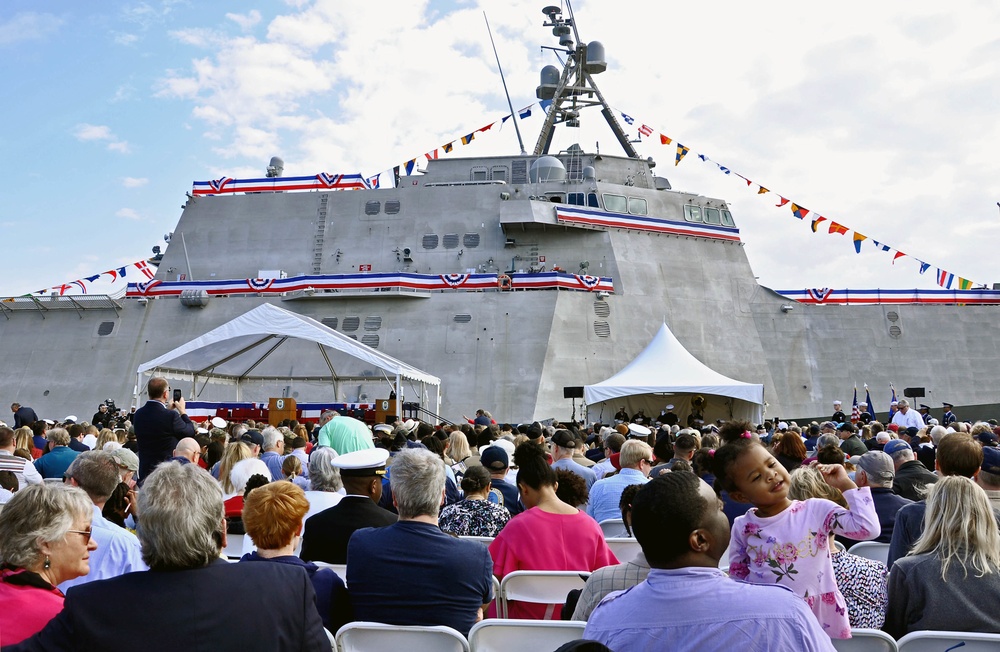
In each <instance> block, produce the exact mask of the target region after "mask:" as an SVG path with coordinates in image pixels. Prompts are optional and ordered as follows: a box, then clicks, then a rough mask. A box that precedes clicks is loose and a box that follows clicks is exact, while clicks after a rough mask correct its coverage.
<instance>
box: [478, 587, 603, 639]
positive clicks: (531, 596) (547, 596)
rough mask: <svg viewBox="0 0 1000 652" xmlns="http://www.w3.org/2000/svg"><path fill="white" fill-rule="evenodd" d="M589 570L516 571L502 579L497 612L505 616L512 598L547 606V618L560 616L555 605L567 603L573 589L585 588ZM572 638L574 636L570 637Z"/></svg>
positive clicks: (502, 616)
mask: <svg viewBox="0 0 1000 652" xmlns="http://www.w3.org/2000/svg"><path fill="white" fill-rule="evenodd" d="M588 577H590V572H589V571H514V572H513V573H509V574H507V575H506V576H505V577H504V578H503V580H502V581H501V582H500V602H499V605H500V608H499V609H498V610H497V615H498V616H500V617H501V618H506V617H507V614H508V609H507V605H508V602H510V601H511V600H518V601H520V602H531V603H534V604H545V605H548V609H546V612H545V620H549V619H550V618H552V617H553V615H556V616H558V614H557V612H556V607H557V606H558V605H561V604H563V603H564V602H566V595H567V594H568V593H569V592H570V591H572V590H573V589H583V585H584V584H586V583H587V578H588ZM571 640H572V639H571Z"/></svg>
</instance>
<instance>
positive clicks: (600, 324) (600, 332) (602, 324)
mask: <svg viewBox="0 0 1000 652" xmlns="http://www.w3.org/2000/svg"><path fill="white" fill-rule="evenodd" d="M594 335H596V336H598V337H611V326H610V325H609V324H608V322H606V321H595V322H594Z"/></svg>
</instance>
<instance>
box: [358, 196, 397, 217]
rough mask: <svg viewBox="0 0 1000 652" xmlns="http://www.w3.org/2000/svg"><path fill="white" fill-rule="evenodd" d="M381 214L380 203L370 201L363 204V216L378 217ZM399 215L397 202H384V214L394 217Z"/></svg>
mask: <svg viewBox="0 0 1000 652" xmlns="http://www.w3.org/2000/svg"><path fill="white" fill-rule="evenodd" d="M381 212H382V202H380V201H378V200H376V199H372V200H370V201H367V202H365V215H378V214H379V213H381ZM397 213H399V200H398V199H387V200H386V202H385V214H386V215H396V214H397Z"/></svg>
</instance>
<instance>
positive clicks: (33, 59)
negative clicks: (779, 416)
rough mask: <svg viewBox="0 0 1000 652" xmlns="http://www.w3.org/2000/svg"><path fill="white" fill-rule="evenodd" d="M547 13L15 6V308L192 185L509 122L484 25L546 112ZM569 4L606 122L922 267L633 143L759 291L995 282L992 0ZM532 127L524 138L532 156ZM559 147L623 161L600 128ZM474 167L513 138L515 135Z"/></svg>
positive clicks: (527, 93) (9, 84) (219, 5)
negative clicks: (718, 220)
mask: <svg viewBox="0 0 1000 652" xmlns="http://www.w3.org/2000/svg"><path fill="white" fill-rule="evenodd" d="M543 4H546V3H542V2H529V1H527V0H511V1H510V2H504V3H495V2H481V3H477V2H473V1H472V0H469V1H467V2H465V1H458V0H456V1H453V2H421V1H413V2H384V3H368V4H362V3H346V2H338V1H336V0H315V1H313V2H308V1H305V0H303V1H289V2H248V1H243V2H235V1H231V2H226V1H219V2H211V3H195V2H193V1H188V0H166V1H154V0H148V1H147V2H125V3H122V2H101V3H81V2H69V1H64V2H58V1H45V0H39V1H33V2H27V1H25V0H7V1H5V2H4V3H3V4H2V6H0V72H2V79H3V80H4V83H5V91H6V93H5V97H7V98H8V101H7V102H4V103H3V104H2V106H0V113H2V118H3V119H2V121H0V125H2V126H0V151H2V152H3V155H4V159H5V161H6V162H7V169H6V174H7V179H8V181H7V184H6V187H5V190H4V192H3V200H4V201H3V202H2V204H0V237H2V241H3V242H4V244H5V246H6V250H7V254H8V256H9V260H10V261H11V262H12V263H13V264H9V265H7V266H6V270H5V275H4V279H3V282H0V295H16V294H22V293H26V292H31V291H35V290H39V289H42V288H47V287H51V286H53V285H58V284H61V283H68V282H71V281H73V280H76V279H79V278H82V277H85V276H90V275H93V274H97V273H100V272H103V271H105V270H108V269H111V268H115V267H119V266H121V265H125V264H127V263H131V262H134V261H136V260H140V259H142V258H145V257H147V256H149V255H150V253H151V247H152V246H154V245H162V244H163V241H162V237H163V234H164V233H167V232H169V231H172V230H173V228H174V226H175V224H176V221H177V218H178V217H179V215H180V211H181V209H180V205H181V204H182V203H183V201H184V193H185V192H186V191H188V190H190V188H191V182H192V181H194V180H207V179H213V178H218V177H220V176H223V175H227V176H233V177H247V176H260V175H261V173H262V172H263V169H264V166H265V165H266V164H267V161H268V159H269V158H270V157H271V156H273V155H280V156H282V157H283V158H284V159H285V161H286V174H289V175H292V174H315V173H317V172H320V171H325V172H362V173H365V174H374V173H377V172H380V171H382V170H384V169H386V168H388V167H391V166H392V165H395V164H399V163H402V162H403V161H405V160H408V159H410V158H412V157H414V156H418V155H421V154H422V153H423V152H426V151H428V150H430V149H433V148H434V147H437V146H438V145H440V144H442V143H444V142H448V141H450V140H453V139H455V138H457V137H458V136H461V135H463V134H464V133H467V132H469V131H472V130H474V129H476V128H478V127H481V126H483V125H485V124H488V123H490V122H492V121H493V120H495V119H497V118H499V117H500V116H502V115H504V114H505V113H506V112H507V111H506V101H505V100H504V98H503V95H502V89H501V87H500V84H499V80H498V78H497V75H496V71H495V63H494V62H493V54H492V50H491V49H490V47H489V41H488V39H487V37H486V33H485V28H484V26H483V19H482V11H483V9H484V8H485V9H486V10H487V11H488V13H489V18H490V23H491V25H492V27H493V30H494V34H495V36H496V38H497V47H498V49H499V51H500V55H501V57H502V59H503V65H504V69H505V72H506V73H507V75H508V86H509V87H510V89H511V92H512V95H513V102H514V105H515V108H520V107H523V106H526V105H528V104H530V103H532V102H533V101H534V88H535V86H536V85H537V83H538V82H537V79H538V77H537V74H538V70H539V69H540V68H541V67H542V66H543V65H546V64H548V63H554V61H553V56H552V55H551V53H549V52H547V51H542V50H540V48H539V46H540V45H554V43H553V42H552V37H551V35H550V33H549V30H547V29H545V28H543V27H542V26H541V23H542V20H543V17H542V14H541V12H540V9H541V7H542V5H543ZM687 5H691V6H687ZM695 5H706V6H695ZM708 5H710V6H708ZM574 8H575V10H576V12H577V17H578V24H579V27H580V30H581V32H582V38H583V39H584V40H587V41H590V40H594V39H598V40H601V41H602V42H603V43H604V44H605V46H606V48H607V51H608V59H609V69H608V72H607V73H605V74H603V75H601V76H600V77H599V78H598V82H599V84H600V85H601V88H602V90H603V91H604V93H605V95H606V96H607V97H608V99H609V101H610V102H611V104H612V105H613V106H615V107H616V108H618V109H620V110H622V111H626V112H628V113H629V114H630V115H633V116H634V117H636V119H637V122H640V123H647V124H649V125H650V126H652V127H653V128H654V129H655V130H656V131H657V132H662V133H665V134H667V135H669V136H671V137H672V138H675V139H677V140H679V141H680V142H683V143H684V144H685V145H688V146H690V147H691V148H692V149H693V150H694V151H695V152H700V153H703V154H706V155H708V156H709V157H711V158H712V159H713V160H715V161H717V162H719V163H721V164H723V165H726V166H727V167H729V168H730V169H732V170H734V171H736V172H739V173H741V174H744V175H745V176H747V177H749V178H751V179H752V180H754V181H756V182H758V183H760V184H763V185H765V186H767V187H768V188H770V189H772V190H774V191H776V192H780V193H781V194H782V195H783V196H785V197H787V198H789V199H791V200H792V201H796V202H798V203H800V204H801V205H803V206H806V207H807V208H809V209H811V210H812V211H814V212H819V213H821V214H822V215H824V216H828V217H829V218H830V219H831V220H836V221H838V222H840V223H843V224H846V225H848V226H850V227H852V228H856V229H857V230H859V231H861V232H863V233H865V234H867V235H869V236H870V237H872V238H874V239H877V240H881V241H883V242H885V243H887V244H890V245H891V246H893V247H894V248H897V249H899V250H902V251H904V252H907V253H908V254H911V255H912V256H914V257H917V258H920V259H922V260H925V261H927V262H929V263H931V265H932V268H931V271H930V273H928V274H925V275H923V276H921V275H919V274H917V272H916V268H917V264H916V263H915V262H913V260H912V259H911V258H904V259H901V260H900V261H898V262H897V263H896V264H895V265H892V264H890V260H891V255H889V254H880V253H876V252H874V251H869V249H868V243H865V245H864V249H863V253H862V254H861V255H857V254H855V253H854V249H853V247H852V245H851V242H850V240H849V238H846V237H844V236H836V235H826V234H825V233H821V234H813V233H811V232H810V230H809V228H808V224H807V223H806V224H804V223H801V222H798V221H797V220H794V219H792V217H791V215H790V212H789V211H788V210H787V208H785V209H778V208H775V207H774V203H775V201H774V199H775V198H774V196H773V195H765V196H763V197H761V196H758V195H757V194H756V193H755V192H754V191H755V190H756V186H755V187H754V188H752V189H747V187H746V185H745V184H744V183H743V182H741V181H740V180H739V179H734V178H732V177H726V176H725V175H722V174H720V173H719V171H718V168H717V167H715V166H712V165H710V164H706V163H702V162H700V161H698V160H697V159H693V158H692V157H689V159H687V160H685V161H684V162H682V163H681V165H680V166H678V167H676V168H674V167H673V165H672V160H673V150H672V148H666V147H662V146H660V145H659V144H658V143H652V142H649V141H646V142H644V143H642V144H641V145H640V146H639V149H640V152H641V153H642V154H643V155H644V156H653V157H654V158H656V159H657V160H658V161H659V163H660V167H658V168H657V171H658V172H659V173H660V174H666V176H668V177H669V178H670V179H671V181H672V183H673V185H674V187H675V188H677V189H683V190H689V191H695V192H699V193H701V194H705V195H710V196H715V197H720V198H724V199H726V200H728V201H729V202H730V203H731V206H732V210H733V213H734V216H735V218H736V220H737V224H738V225H739V226H740V227H741V229H742V234H743V239H744V241H745V242H746V251H747V254H748V256H749V257H750V260H751V264H752V265H753V267H754V270H755V273H756V274H757V275H758V276H759V278H760V282H761V283H762V284H764V285H767V286H769V287H772V288H789V289H791V288H806V287H838V288H840V287H854V288H872V287H887V288H888V287H897V288H898V287H936V286H935V285H934V283H933V279H932V278H931V276H932V273H933V271H934V269H935V268H936V267H938V266H940V267H943V268H945V269H948V270H949V271H952V272H954V273H955V274H957V275H959V276H964V277H966V278H969V279H972V280H973V281H975V282H977V283H992V282H993V281H994V280H996V281H1000V273H998V270H997V265H996V263H995V262H994V261H995V259H996V255H995V252H994V251H993V249H994V243H995V242H996V240H997V235H998V232H1000V207H998V205H997V203H996V202H997V201H1000V175H998V174H997V167H998V164H997V162H996V152H997V151H998V150H1000V147H998V145H1000V126H998V125H1000V123H998V121H997V120H996V107H997V106H1000V97H998V95H1000V56H997V55H998V54H1000V37H998V36H997V34H998V31H997V29H996V28H997V26H998V25H1000V7H997V6H995V5H994V3H990V2H985V1H973V0H959V1H958V2H956V3H952V4H951V5H949V6H948V7H947V9H945V8H944V7H943V6H942V5H940V3H932V2H924V1H922V0H918V1H915V2H909V3H906V4H902V3H877V4H874V3H862V2H860V1H856V0H846V1H845V2H842V3H841V4H839V5H837V7H836V9H835V10H831V9H830V8H820V7H819V6H812V5H803V3H799V2H791V1H790V0H776V1H775V2H772V3H769V4H768V5H767V8H766V9H762V8H761V7H760V6H757V5H750V4H748V3H740V2H735V1H722V2H719V3H671V4H668V3H660V2H653V1H646V0H641V1H640V0H620V1H618V2H615V3H608V2H598V1H597V0H580V1H579V2H577V3H576V4H575V5H574ZM584 117H585V119H586V118H587V116H584ZM594 117H595V118H597V116H594ZM598 119H599V118H598ZM590 122H591V123H596V122H597V120H595V119H593V118H592V119H591V120H590ZM585 124H586V123H585ZM537 126H538V121H537V120H536V121H535V122H533V123H532V122H530V121H529V122H528V123H526V124H525V136H526V141H527V146H528V148H529V149H531V146H532V144H533V143H534V139H535V137H536V135H537V131H536V130H537ZM494 131H496V130H494ZM564 131H565V130H564ZM568 135H569V136H571V137H572V138H576V139H578V140H579V141H580V142H581V143H583V144H584V146H585V147H586V148H588V149H589V148H590V147H591V146H592V145H593V143H594V142H600V144H601V147H602V151H614V150H615V144H614V142H613V139H612V138H611V136H610V135H609V134H607V133H602V132H601V131H600V130H595V131H591V130H590V129H589V127H588V128H585V129H583V130H581V131H580V133H579V134H575V133H574V134H568ZM570 142H572V141H570ZM558 144H559V143H557V145H558ZM568 144H569V142H564V143H562V145H568ZM473 148H475V149H473ZM468 151H469V153H475V154H493V153H503V152H516V151H517V145H516V141H515V140H514V135H513V131H512V130H511V129H509V127H508V128H505V130H503V131H500V132H497V133H493V132H491V133H490V134H488V137H483V138H481V139H479V140H477V142H476V143H474V144H473V145H471V146H470V148H469V150H468ZM458 153H461V152H458ZM133 275H134V274H133ZM130 278H131V277H130ZM135 280H138V279H137V278H136V279H135Z"/></svg>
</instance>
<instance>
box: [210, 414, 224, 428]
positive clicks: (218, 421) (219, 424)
mask: <svg viewBox="0 0 1000 652" xmlns="http://www.w3.org/2000/svg"><path fill="white" fill-rule="evenodd" d="M226 425H228V424H227V423H226V420H225V419H223V418H222V417H212V426H213V427H215V428H225V427H226Z"/></svg>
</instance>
